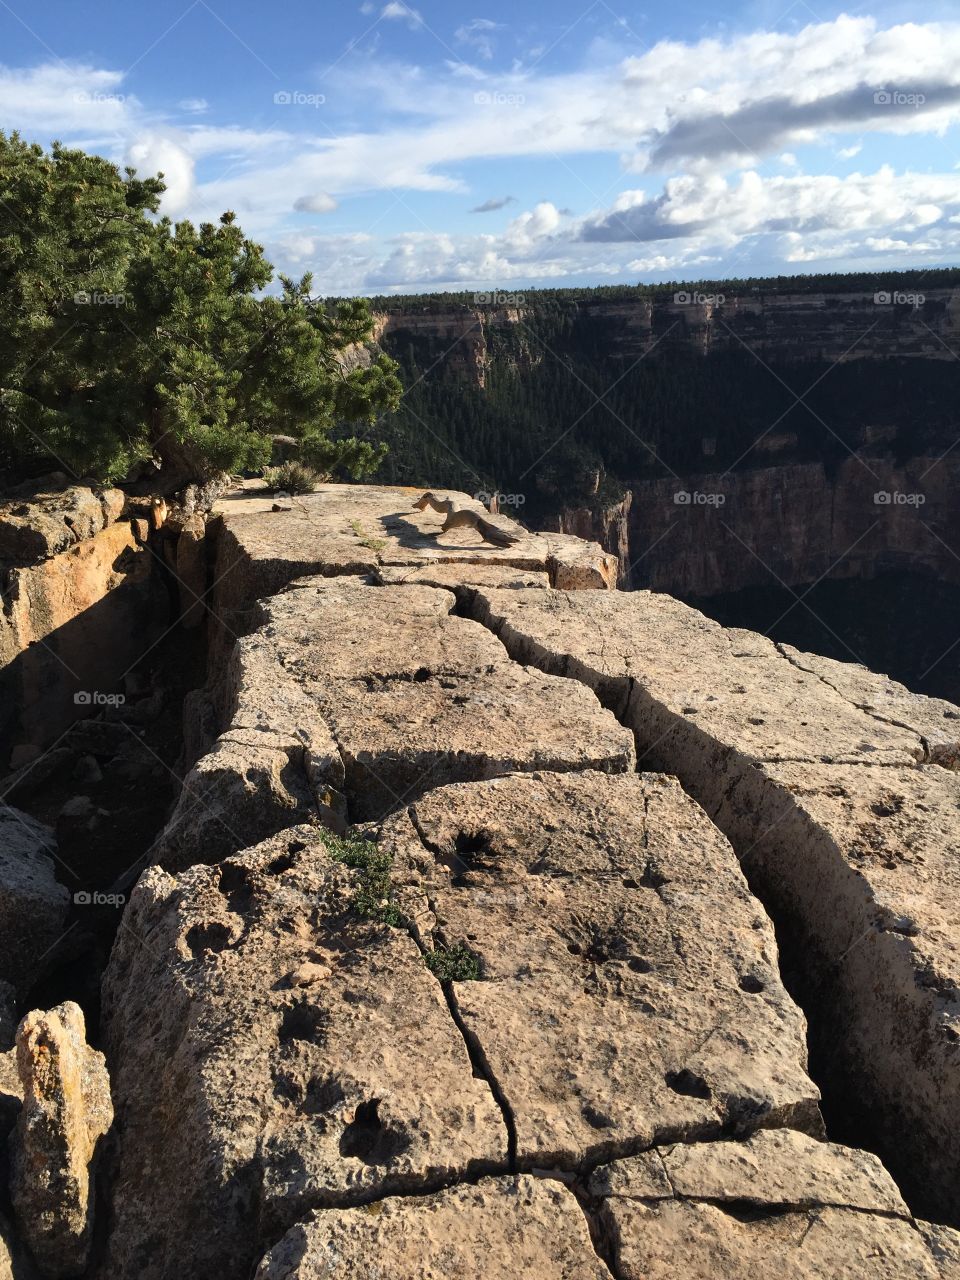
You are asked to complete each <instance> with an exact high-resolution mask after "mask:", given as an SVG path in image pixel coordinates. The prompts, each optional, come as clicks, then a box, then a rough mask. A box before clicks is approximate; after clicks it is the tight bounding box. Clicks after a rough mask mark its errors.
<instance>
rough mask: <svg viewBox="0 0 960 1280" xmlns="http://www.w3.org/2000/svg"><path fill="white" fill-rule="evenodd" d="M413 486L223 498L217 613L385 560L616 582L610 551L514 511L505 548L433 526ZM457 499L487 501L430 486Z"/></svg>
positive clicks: (373, 568)
mask: <svg viewBox="0 0 960 1280" xmlns="http://www.w3.org/2000/svg"><path fill="white" fill-rule="evenodd" d="M422 492H423V491H422V490H421V489H409V488H387V487H384V486H378V485H344V484H328V485H320V486H319V488H318V489H317V491H316V492H315V493H312V494H305V495H303V496H298V497H296V498H294V499H293V500H292V502H291V504H290V505H291V510H289V511H282V512H273V511H271V510H270V507H271V506H272V504H273V497H272V495H271V494H267V495H260V496H258V495H253V496H251V495H248V494H246V493H238V494H233V495H229V496H228V497H226V498H224V499H221V501H220V502H219V503H217V505H216V506H215V508H214V512H215V514H216V515H217V516H218V517H219V520H220V528H219V530H218V532H217V565H216V569H215V572H214V578H215V580H216V581H218V583H219V586H218V588H217V593H216V606H217V609H218V612H220V614H221V616H223V615H224V614H228V613H230V612H231V611H233V610H238V609H239V610H243V609H247V608H249V607H250V605H251V604H252V603H253V602H254V601H255V600H257V599H262V598H264V597H266V596H270V595H273V594H275V593H276V592H277V591H279V590H280V588H281V587H283V586H284V585H285V584H286V583H288V582H291V581H293V579H295V578H299V577H303V576H304V575H306V574H309V575H320V576H324V577H332V576H340V575H345V574H347V575H349V574H369V575H376V573H377V572H378V571H379V567H380V565H384V566H388V567H390V568H394V569H397V568H401V569H415V568H421V569H425V570H430V571H433V570H436V569H437V568H438V567H439V566H441V565H449V566H459V568H460V570H461V571H462V572H463V574H464V579H463V580H464V581H467V582H469V581H470V580H471V579H470V574H471V572H472V567H473V566H474V565H477V566H482V567H483V568H484V569H488V568H493V567H495V566H496V567H501V568H505V569H506V568H509V569H513V570H521V571H526V572H533V573H547V574H548V575H549V579H550V582H551V584H553V585H555V586H563V587H566V588H572V587H587V588H600V589H608V588H613V587H614V586H616V574H617V564H616V557H614V556H612V555H609V554H608V553H606V552H604V551H603V550H602V549H601V548H600V547H599V546H598V545H597V544H596V543H587V542H583V541H581V540H580V539H579V538H570V537H566V536H564V535H562V534H534V533H528V532H527V531H526V530H525V529H523V527H522V526H520V525H516V524H514V523H513V522H512V521H505V518H504V517H501V523H502V524H503V523H505V524H506V525H508V526H509V527H510V530H511V532H512V533H515V534H516V535H517V536H518V541H517V543H516V544H515V545H514V546H512V547H510V548H504V549H500V548H496V547H490V546H484V545H481V544H480V542H479V540H478V539H477V537H476V535H475V534H473V533H471V531H470V530H454V531H452V532H450V533H449V534H444V535H442V536H438V535H439V528H440V524H441V523H442V517H438V516H437V514H436V513H435V512H431V511H427V512H421V511H414V510H413V509H412V507H413V501H414V499H415V498H417V497H419V496H420V494H421V493H422ZM436 493H437V496H438V497H440V498H446V497H449V498H453V499H455V500H456V501H457V502H458V503H460V504H461V505H462V506H465V507H470V508H473V509H475V510H476V511H478V512H484V513H485V511H486V508H485V507H484V506H483V504H482V503H480V502H477V501H475V500H474V499H472V498H471V497H470V496H469V495H468V494H465V493H458V492H457V491H455V490H436Z"/></svg>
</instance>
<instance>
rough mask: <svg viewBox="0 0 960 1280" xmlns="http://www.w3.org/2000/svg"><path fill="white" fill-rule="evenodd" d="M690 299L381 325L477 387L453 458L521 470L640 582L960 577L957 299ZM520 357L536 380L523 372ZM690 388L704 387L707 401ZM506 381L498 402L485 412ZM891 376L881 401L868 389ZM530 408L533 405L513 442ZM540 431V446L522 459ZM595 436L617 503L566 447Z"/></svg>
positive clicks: (749, 583)
mask: <svg viewBox="0 0 960 1280" xmlns="http://www.w3.org/2000/svg"><path fill="white" fill-rule="evenodd" d="M687 297H688V300H687V301H674V300H656V301H654V300H651V299H650V298H649V297H640V296H638V297H637V298H636V299H635V300H632V301H626V302H624V301H618V302H613V301H605V300H603V299H602V298H597V297H591V296H589V295H587V296H585V297H584V298H580V299H577V298H568V299H561V300H559V301H554V302H552V303H551V304H550V307H547V305H546V304H545V303H543V302H541V301H538V300H537V298H536V295H530V296H529V298H528V299H527V300H526V301H525V300H524V299H522V298H518V299H517V300H516V301H515V303H514V305H513V306H512V307H511V308H510V309H506V308H497V307H496V306H492V305H491V306H487V305H483V306H476V307H470V306H459V307H458V306H455V305H451V307H450V308H449V310H443V309H442V303H441V302H440V301H439V300H438V301H436V302H434V303H433V304H432V306H434V307H438V308H440V309H437V310H430V309H428V308H427V307H426V306H424V307H422V308H420V309H419V310H418V309H417V308H416V306H415V304H414V303H412V302H411V303H410V304H406V305H405V306H403V307H398V308H397V309H396V310H386V311H384V312H382V313H381V314H380V315H379V316H378V326H377V333H378V338H379V340H380V342H382V344H383V346H384V347H385V349H387V350H388V351H390V352H391V353H392V354H394V355H396V356H397V357H398V358H401V357H402V356H403V353H404V351H405V350H408V348H409V349H412V348H410V344H411V343H413V344H414V345H415V347H416V362H417V363H416V368H417V369H418V370H419V371H420V372H421V373H422V374H423V379H424V380H428V379H435V378H448V379H451V380H453V382H455V383H457V384H458V385H462V386H464V387H465V388H467V389H469V390H470V391H471V392H472V393H473V394H474V395H475V396H476V397H477V399H478V401H479V407H477V408H474V409H473V411H472V416H471V417H468V418H467V419H466V423H465V425H464V427H462V428H458V431H457V433H456V434H455V435H454V436H453V438H452V448H451V449H450V450H447V451H443V450H441V451H440V453H441V456H442V457H443V456H445V457H446V459H447V461H448V462H450V458H451V454H452V453H455V454H456V455H457V457H458V458H459V459H460V460H461V461H462V460H463V459H464V458H468V459H469V460H470V461H471V462H472V463H473V465H475V466H476V467H478V468H481V467H482V466H483V464H484V461H485V460H486V459H487V457H488V456H489V458H490V459H491V465H492V466H497V467H499V468H500V469H501V470H506V469H507V468H511V467H512V470H513V472H515V473H516V478H515V479H514V480H513V481H512V482H511V481H510V480H509V471H508V480H507V481H505V484H507V485H509V484H510V483H512V484H513V487H519V488H521V489H523V490H526V492H527V499H526V508H525V510H526V512H527V513H529V517H530V518H531V519H532V520H533V522H534V524H535V526H536V527H541V528H547V529H555V530H562V531H564V532H568V533H575V534H577V535H578V536H581V537H584V538H587V539H589V540H595V541H597V542H599V543H600V544H601V545H602V546H603V547H604V548H605V549H606V550H607V551H609V552H611V553H613V554H615V555H616V556H617V559H618V562H619V565H620V582H621V585H623V586H626V587H652V588H654V589H657V590H664V591H671V592H675V593H678V594H680V595H683V596H684V597H687V598H691V597H693V598H700V599H704V598H707V597H711V596H721V595H729V594H730V593H733V592H738V591H741V590H744V589H746V588H758V587H765V586H787V587H791V586H796V585H801V584H809V583H813V582H816V581H818V580H820V579H821V578H826V579H828V580H839V579H860V580H869V579H872V578H874V577H876V576H877V575H879V574H882V573H886V572H910V573H916V574H925V575H928V576H935V577H937V578H939V580H940V581H942V582H946V583H956V582H957V581H958V570H960V559H958V552H960V547H958V539H957V536H956V535H957V532H958V530H960V523H958V518H960V511H958V507H957V497H956V494H957V480H958V478H960V472H958V466H957V462H956V453H955V452H954V445H955V444H956V441H957V439H958V438H960V419H957V417H956V416H955V413H954V410H953V405H954V404H955V403H956V400H955V392H956V387H955V386H954V385H953V383H952V382H950V378H951V377H952V374H953V366H954V365H955V364H956V362H957V357H956V355H955V352H957V350H958V349H960V292H956V291H954V290H952V289H931V290H929V291H928V292H926V293H925V294H914V293H902V292H901V293H898V292H896V291H895V290H891V291H890V292H889V293H879V294H874V293H867V292H862V293H845V292H837V293H827V292H824V293H809V294H806V293H804V294H800V293H797V294H787V293H784V294H776V293H771V292H769V291H764V292H763V293H757V294H755V295H746V296H734V295H731V296H728V297H727V298H725V299H724V300H723V301H722V302H719V301H716V300H713V301H703V300H698V299H700V298H701V295H698V294H697V293H696V292H691V293H690V294H689V295H687ZM545 317H546V318H545ZM544 334H548V335H549V336H548V337H544ZM519 337H522V338H523V345H522V346H521V345H518V338H519ZM417 344H419V345H417ZM525 350H528V351H530V352H536V353H537V355H538V356H539V359H540V361H541V362H542V364H543V365H545V366H550V365H551V363H552V364H553V365H554V366H555V373H553V374H552V375H551V376H554V377H555V378H556V380H557V388H558V389H557V391H556V393H555V394H554V393H553V392H552V389H551V388H550V387H549V386H547V387H546V388H545V387H544V385H543V384H542V383H538V384H534V382H533V381H532V380H531V378H530V376H529V375H530V370H531V369H534V368H535V367H536V366H534V365H533V364H530V365H525V364H524V359H523V355H524V351H525ZM408 354H409V351H408ZM677 360H679V361H680V363H679V364H677V363H675V362H676V361H677ZM691 360H692V364H691ZM666 362H673V363H670V364H669V370H670V372H669V373H666V374H665V377H666V384H665V385H664V386H661V385H660V384H657V383H655V382H654V383H650V382H648V383H644V384H643V386H642V387H641V386H638V387H637V396H638V397H639V398H638V399H636V400H635V401H630V400H629V398H628V399H627V400H626V402H622V401H621V402H616V403H615V404H614V405H607V407H608V408H609V409H610V413H609V414H608V415H606V416H604V412H603V410H600V409H598V410H597V412H598V413H599V414H600V418H599V420H598V421H595V420H594V419H593V418H590V419H589V420H588V421H587V423H586V424H582V423H581V420H582V418H583V416H584V415H583V413H582V412H581V409H580V406H579V405H577V406H576V407H575V408H573V407H572V408H571V409H570V410H569V412H568V411H567V410H566V408H565V403H564V397H565V395H567V394H574V393H577V392H578V391H579V390H580V388H581V387H582V386H586V385H589V388H590V394H591V395H595V396H596V397H597V401H596V403H597V404H600V403H601V401H603V402H606V399H607V393H606V391H605V388H608V387H619V388H620V389H621V390H622V389H623V388H626V387H629V386H632V384H631V382H630V378H631V377H632V376H633V375H634V374H635V372H636V370H637V369H638V368H640V369H649V368H650V367H651V366H655V365H663V366H664V368H665V369H666V368H667V363H666ZM684 362H685V363H684ZM851 366H855V368H851ZM505 369H506V370H509V371H510V372H511V373H515V374H517V375H518V376H517V377H516V378H515V379H514V380H513V381H512V382H508V383H507V384H506V385H504V384H503V378H502V377H501V376H500V375H501V374H502V371H503V370H505ZM838 369H840V370H841V372H839V373H837V372H834V371H835V370H838ZM711 370H716V372H715V373H714V374H712V373H711V372H710V371H711ZM857 370H859V372H857ZM872 370H876V378H874V377H873V374H872ZM494 371H497V375H498V376H497V379H496V380H495V379H493V377H492V375H493V373H494ZM540 372H541V373H542V372H543V369H541V370H540ZM671 379H672V380H673V381H672V382H671ZM944 379H946V381H944ZM688 380H691V381H697V389H696V391H695V392H692V393H691V395H690V396H689V397H688V396H687V394H686V393H687V390H688V388H687V387H686V386H685V383H686V382H687V381H688ZM495 381H496V382H497V387H498V393H499V394H500V397H501V398H500V399H499V400H498V402H497V404H496V405H495V406H491V408H490V411H489V414H488V415H487V418H486V419H485V416H484V412H485V411H484V407H483V401H484V400H485V399H489V398H490V394H491V388H492V386H493V385H494V382H495ZM714 381H715V394H714ZM780 384H782V386H781V385H780ZM788 384H789V385H788ZM873 384H876V386H880V385H882V386H883V391H882V393H880V394H874V395H872V396H871V389H872V385H873ZM758 388H759V393H758V395H756V396H755V395H754V393H755V392H757V391H758ZM791 388H794V389H793V390H791ZM741 389H742V391H743V400H744V404H745V405H746V404H747V402H748V401H749V405H750V408H749V411H748V410H747V409H746V408H745V409H744V415H745V416H744V423H745V424H746V423H749V425H744V426H743V427H742V429H740V428H738V426H737V416H738V399H739V398H740V396H739V392H740V390H741ZM779 391H783V393H784V397H785V398H784V403H783V404H782V405H780V404H777V403H774V402H773V401H771V402H770V403H769V406H768V405H767V402H766V401H765V400H764V398H763V397H764V396H765V395H767V394H768V393H770V394H777V393H778V392H779ZM748 392H749V393H750V394H747V393H748ZM631 394H632V393H631ZM644 394H645V395H646V396H647V397H648V399H647V400H644V399H643V398H642V396H643V395H644ZM818 394H820V395H822V396H823V397H824V398H823V399H821V400H819V401H816V400H815V397H816V395H818ZM650 396H654V397H659V400H658V404H657V405H655V406H654V405H651V403H650V400H649V397H650ZM831 396H833V397H835V399H831ZM537 397H539V399H538V398H537ZM791 399H793V400H794V401H795V403H794V404H793V405H792V406H791ZM448 403H451V402H450V400H449V397H447V398H446V399H444V398H441V399H439V400H438V401H436V402H435V403H433V404H432V406H431V403H430V402H428V401H424V402H422V403H419V404H418V407H417V414H418V417H420V419H421V420H422V422H425V423H426V425H427V426H428V427H430V428H431V430H434V429H435V430H436V431H437V432H440V431H441V430H442V421H443V419H442V415H443V414H444V412H445V411H446V407H447V405H448ZM511 404H516V405H517V407H518V409H520V408H521V407H522V408H523V409H524V410H525V411H526V416H525V417H523V418H522V419H521V418H520V417H519V416H518V418H517V423H518V425H517V427H516V437H515V439H514V441H513V442H512V443H511V440H510V437H511ZM674 406H675V407H674ZM431 407H432V408H433V410H434V412H435V414H436V415H438V418H437V419H435V420H434V421H433V422H431V421H430V417H429V411H430V408H431ZM586 407H589V396H588V398H587V406H586ZM452 412H455V410H452ZM651 413H653V414H654V418H655V425H654V418H652V417H651ZM534 429H536V430H542V433H543V444H542V447H541V445H540V443H539V441H538V442H537V443H536V444H535V445H533V446H531V448H530V450H529V452H528V454H526V455H524V454H520V455H518V454H517V445H518V443H522V438H523V437H524V436H525V435H529V434H530V433H531V431H533V430H534ZM648 429H649V430H648ZM579 430H584V431H585V434H584V436H583V438H582V439H581V440H579V441H578V443H577V446H576V448H577V449H581V450H585V451H586V452H587V453H589V452H590V451H591V450H592V451H593V452H594V455H595V457H594V467H595V468H596V467H599V469H600V471H602V472H603V473H604V474H605V481H604V484H603V485H602V487H601V494H602V495H607V496H605V497H604V496H601V497H597V496H595V495H592V494H591V493H590V491H589V486H587V487H584V486H582V485H578V483H576V480H577V475H578V464H577V455H576V453H574V454H573V455H571V456H566V455H564V453H563V450H564V448H565V447H566V445H567V444H568V443H569V442H570V441H572V440H573V439H574V437H575V436H576V433H577V431H579ZM598 432H601V433H603V434H597V433H598ZM611 433H612V434H611ZM617 433H619V437H620V438H619V439H618V438H617ZM475 439H476V440H479V441H480V447H479V448H478V449H477V450H475V451H474V452H473V453H471V452H469V450H470V447H471V444H472V442H473V441H474V440H475ZM651 442H652V443H651ZM638 445H641V446H642V447H637V446H638ZM675 446H676V447H675ZM528 458H529V461H528ZM631 459H632V460H631ZM451 465H453V464H452V462H451ZM543 466H546V467H547V468H548V471H549V474H541V468H542V467H543ZM588 470H589V468H588ZM482 487H489V486H482ZM594 488H596V486H594ZM577 489H579V490H580V491H581V494H582V496H577V497H571V496H570V494H571V492H572V491H573V490H577Z"/></svg>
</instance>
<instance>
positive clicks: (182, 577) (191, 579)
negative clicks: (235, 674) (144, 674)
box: [176, 513, 207, 628]
mask: <svg viewBox="0 0 960 1280" xmlns="http://www.w3.org/2000/svg"><path fill="white" fill-rule="evenodd" d="M206 528H207V526H206V522H205V521H204V519H203V516H201V515H200V514H199V513H198V514H195V515H192V516H189V517H188V518H187V519H186V520H185V522H184V524H183V527H182V529H181V530H180V536H179V538H178V539H177V553H176V554H177V560H176V577H177V585H178V587H179V590H180V625H181V626H183V627H187V628H192V627H198V626H199V625H200V623H201V622H202V621H203V618H204V614H205V613H206V606H205V604H204V597H205V595H206V590H207V553H206V542H205V540H204V539H205V534H206Z"/></svg>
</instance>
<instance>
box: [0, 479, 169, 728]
mask: <svg viewBox="0 0 960 1280" xmlns="http://www.w3.org/2000/svg"><path fill="white" fill-rule="evenodd" d="M97 510H98V511H99V503H98V504H97ZM64 527H65V526H64ZM153 566H154V559H153V556H152V555H151V553H150V552H149V551H148V550H147V549H146V548H145V547H142V546H139V545H138V544H137V541H136V539H135V537H134V534H133V531H132V530H131V528H130V526H129V524H126V523H123V522H118V523H116V524H112V525H110V526H109V527H107V528H104V529H101V531H100V532H99V533H97V534H95V536H93V537H89V538H86V539H85V540H82V541H77V542H76V543H75V545H74V544H73V538H72V532H71V543H70V545H68V546H67V548H66V549H65V550H63V551H61V552H59V554H56V555H53V556H51V557H47V558H42V557H41V559H40V560H39V562H38V563H36V564H29V565H26V566H22V567H18V568H13V569H10V570H9V571H8V575H7V583H6V590H5V593H4V609H3V611H2V613H0V745H2V746H4V748H6V746H7V744H8V743H9V745H10V746H12V745H13V744H14V743H19V742H28V743H32V744H34V745H36V746H38V747H40V748H41V749H42V748H45V747H47V746H51V745H52V744H53V743H54V742H56V740H57V739H58V738H59V737H60V735H61V734H62V733H63V731H64V730H65V729H66V728H68V726H69V725H70V724H71V722H72V721H74V720H76V719H77V718H78V717H79V716H83V715H86V714H88V713H89V711H90V700H91V698H92V696H93V695H94V694H95V693H98V692H99V693H107V692H110V691H111V690H112V689H113V688H114V683H113V682H114V681H115V680H116V678H117V672H118V671H123V670H124V668H125V666H131V665H132V664H133V663H134V662H135V661H137V660H138V659H139V658H140V657H141V656H142V655H143V652H144V650H145V649H146V648H148V647H149V646H150V644H151V643H152V641H153V640H154V639H155V638H156V637H157V636H159V634H160V630H161V620H162V615H163V608H162V606H161V605H160V603H159V596H160V595H163V596H165V594H166V593H165V592H164V591H163V588H162V587H161V586H160V585H159V580H158V578H157V577H156V575H155V574H154V573H153ZM165 603H166V602H165V601H164V605H165ZM78 695H79V699H78Z"/></svg>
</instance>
